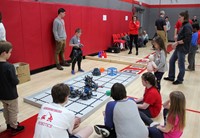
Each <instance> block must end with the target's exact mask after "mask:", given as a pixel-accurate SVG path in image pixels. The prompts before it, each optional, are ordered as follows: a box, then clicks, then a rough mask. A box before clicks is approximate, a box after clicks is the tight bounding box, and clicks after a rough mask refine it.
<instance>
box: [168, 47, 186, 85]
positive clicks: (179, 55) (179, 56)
mask: <svg viewBox="0 0 200 138" xmlns="http://www.w3.org/2000/svg"><path fill="white" fill-rule="evenodd" d="M177 60H178V68H179V74H178V76H177V80H178V81H179V82H182V81H183V78H184V75H185V53H183V52H180V51H178V50H177V49H175V51H174V53H173V55H172V56H171V58H170V60H169V73H168V77H169V78H170V79H174V78H175V63H176V61H177Z"/></svg>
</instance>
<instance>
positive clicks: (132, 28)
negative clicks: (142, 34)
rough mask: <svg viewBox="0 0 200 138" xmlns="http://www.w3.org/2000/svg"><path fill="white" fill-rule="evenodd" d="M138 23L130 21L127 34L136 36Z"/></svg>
mask: <svg viewBox="0 0 200 138" xmlns="http://www.w3.org/2000/svg"><path fill="white" fill-rule="evenodd" d="M139 27H140V22H139V21H136V22H135V23H134V22H133V21H132V20H131V21H130V22H129V34H132V35H138V33H139Z"/></svg>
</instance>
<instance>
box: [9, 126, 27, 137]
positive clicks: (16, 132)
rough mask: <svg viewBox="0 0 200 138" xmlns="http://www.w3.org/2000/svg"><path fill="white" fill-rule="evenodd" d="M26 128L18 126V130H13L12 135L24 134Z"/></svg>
mask: <svg viewBox="0 0 200 138" xmlns="http://www.w3.org/2000/svg"><path fill="white" fill-rule="evenodd" d="M24 128H25V127H24V126H19V125H18V126H17V128H11V134H12V135H17V134H18V133H20V132H22V131H23V130H24Z"/></svg>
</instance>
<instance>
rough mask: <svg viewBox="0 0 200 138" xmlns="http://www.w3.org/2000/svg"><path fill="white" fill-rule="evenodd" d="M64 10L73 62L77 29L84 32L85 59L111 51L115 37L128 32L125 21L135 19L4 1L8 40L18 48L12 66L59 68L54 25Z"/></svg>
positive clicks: (79, 8)
mask: <svg viewBox="0 0 200 138" xmlns="http://www.w3.org/2000/svg"><path fill="white" fill-rule="evenodd" d="M60 7H63V8H65V9H66V17H65V24H66V30H67V36H68V37H67V47H66V52H65V57H66V59H69V54H70V52H71V47H69V45H68V43H69V40H70V38H71V37H72V36H73V35H74V31H75V29H76V28H77V27H80V28H82V30H83V34H82V36H81V41H82V43H83V44H84V47H83V53H84V55H88V54H92V53H96V52H98V51H100V50H105V49H107V48H108V47H109V46H110V45H111V43H112V34H113V33H121V32H127V31H128V22H129V21H125V20H124V18H125V16H129V19H131V12H127V11H119V10H111V9H103V8H95V7H86V6H75V5H67V4H65V5H64V4H58V3H40V2H26V1H19V0H18V1H17V0H15V1H8V0H0V11H1V12H2V15H3V23H4V26H5V28H6V36H7V40H8V41H10V42H11V43H12V44H13V46H14V48H13V52H12V56H11V58H10V60H9V61H10V62H12V63H14V62H26V63H29V64H30V68H31V70H35V69H39V68H42V67H45V66H48V65H52V64H55V62H54V39H53V33H52V25H53V20H54V18H55V17H56V16H57V10H58V8H60ZM104 14H105V15H107V21H102V18H103V17H102V16H103V15H104Z"/></svg>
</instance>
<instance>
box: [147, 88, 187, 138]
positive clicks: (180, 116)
mask: <svg viewBox="0 0 200 138" xmlns="http://www.w3.org/2000/svg"><path fill="white" fill-rule="evenodd" d="M163 105H164V108H165V109H166V110H167V112H165V113H167V114H168V115H167V118H166V125H165V126H161V125H159V126H157V127H149V128H148V129H149V137H151V138H180V137H181V135H182V133H183V129H184V127H185V118H186V113H185V105H186V100H185V95H184V94H183V93H182V92H180V91H173V92H171V93H170V95H169V100H167V101H166V102H165V103H164V104H163ZM167 107H168V108H169V109H167Z"/></svg>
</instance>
